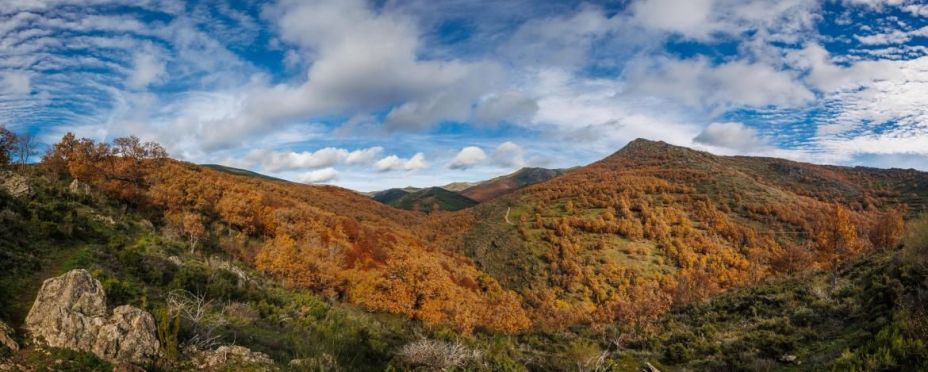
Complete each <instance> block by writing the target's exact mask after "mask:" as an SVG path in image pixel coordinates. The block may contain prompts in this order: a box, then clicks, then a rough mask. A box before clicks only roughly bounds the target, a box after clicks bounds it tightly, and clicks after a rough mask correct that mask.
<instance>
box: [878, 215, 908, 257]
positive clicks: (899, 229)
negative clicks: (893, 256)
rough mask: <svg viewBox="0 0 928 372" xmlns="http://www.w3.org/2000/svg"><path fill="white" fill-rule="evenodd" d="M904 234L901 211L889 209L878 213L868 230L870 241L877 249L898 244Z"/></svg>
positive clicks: (888, 247) (893, 246) (889, 247)
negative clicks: (874, 222) (873, 223)
mask: <svg viewBox="0 0 928 372" xmlns="http://www.w3.org/2000/svg"><path fill="white" fill-rule="evenodd" d="M904 234H905V221H903V220H902V213H900V212H899V211H898V210H896V209H891V210H889V211H886V212H885V213H882V214H880V216H879V217H878V218H877V221H876V224H875V225H873V228H872V229H871V230H870V242H871V243H873V246H874V247H876V248H879V249H891V248H895V247H896V246H897V245H899V242H901V241H902V236H903V235H904Z"/></svg>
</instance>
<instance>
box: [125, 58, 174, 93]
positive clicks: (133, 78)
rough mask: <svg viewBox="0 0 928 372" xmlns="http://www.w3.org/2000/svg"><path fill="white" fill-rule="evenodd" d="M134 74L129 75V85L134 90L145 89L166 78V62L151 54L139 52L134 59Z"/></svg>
mask: <svg viewBox="0 0 928 372" xmlns="http://www.w3.org/2000/svg"><path fill="white" fill-rule="evenodd" d="M132 64H133V66H132V73H131V74H129V81H128V85H129V87H132V88H136V89H139V88H145V87H147V86H148V85H149V84H152V83H155V82H157V81H159V80H160V79H161V77H162V76H164V74H165V72H166V67H165V63H164V61H161V60H160V59H159V58H158V57H157V56H155V55H153V54H151V53H145V52H138V53H136V54H135V55H134V56H133V57H132Z"/></svg>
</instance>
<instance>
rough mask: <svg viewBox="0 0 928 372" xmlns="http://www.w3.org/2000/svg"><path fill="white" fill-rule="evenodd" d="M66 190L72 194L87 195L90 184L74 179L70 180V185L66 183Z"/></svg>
mask: <svg viewBox="0 0 928 372" xmlns="http://www.w3.org/2000/svg"><path fill="white" fill-rule="evenodd" d="M68 191H70V192H71V193H72V194H77V195H87V194H90V185H88V184H86V183H83V182H81V181H78V180H74V181H71V184H70V185H68Z"/></svg>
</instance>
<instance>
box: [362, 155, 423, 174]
mask: <svg viewBox="0 0 928 372" xmlns="http://www.w3.org/2000/svg"><path fill="white" fill-rule="evenodd" d="M428 166H429V164H428V162H426V160H425V154H423V153H421V152H418V153H416V154H415V155H413V156H412V157H411V158H409V159H403V158H400V157H399V156H396V155H390V156H387V157H385V158H383V159H380V160H378V161H377V162H376V163H374V169H376V170H377V171H379V172H387V171H395V170H405V171H410V172H411V171H415V170H419V169H425V168H428Z"/></svg>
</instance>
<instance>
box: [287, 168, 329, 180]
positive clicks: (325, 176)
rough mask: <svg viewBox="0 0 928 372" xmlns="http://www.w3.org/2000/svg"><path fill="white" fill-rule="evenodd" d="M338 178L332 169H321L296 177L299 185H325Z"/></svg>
mask: <svg viewBox="0 0 928 372" xmlns="http://www.w3.org/2000/svg"><path fill="white" fill-rule="evenodd" d="M337 177H338V171H336V170H335V169H333V168H323V169H318V170H314V171H311V172H307V173H304V174H302V175H300V176H299V177H297V182H301V183H326V182H331V181H334V180H335V179H336V178H337Z"/></svg>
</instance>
